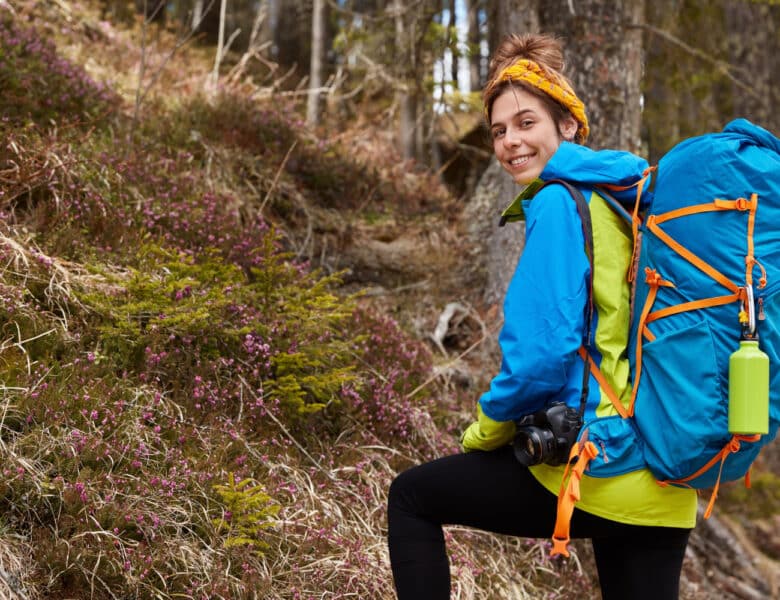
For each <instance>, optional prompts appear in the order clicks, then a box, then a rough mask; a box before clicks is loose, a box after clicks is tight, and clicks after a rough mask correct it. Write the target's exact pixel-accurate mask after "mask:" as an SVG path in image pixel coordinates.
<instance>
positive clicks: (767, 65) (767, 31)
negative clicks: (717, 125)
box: [726, 2, 780, 135]
mask: <svg viewBox="0 0 780 600" xmlns="http://www.w3.org/2000/svg"><path fill="white" fill-rule="evenodd" d="M779 27H780V5H778V4H777V3H775V4H770V3H768V2H767V3H763V4H762V3H757V2H729V3H728V4H727V5H726V31H727V32H728V42H729V62H730V63H731V64H732V65H734V67H736V69H735V71H736V76H737V77H739V78H740V79H742V80H744V81H745V82H746V83H748V84H750V87H749V88H747V89H746V88H744V87H742V86H740V85H738V84H736V83H734V82H732V85H731V89H732V94H733V97H734V102H733V109H732V114H731V115H730V116H731V117H733V118H736V117H745V118H748V119H750V120H751V121H753V122H755V123H756V124H757V125H761V126H762V127H764V128H766V129H769V130H770V131H773V132H774V133H775V135H780V111H778V110H777V107H778V106H780V86H779V85H778V84H777V81H776V80H777V76H778V74H780V37H779V36H778V34H777V32H778V28H779Z"/></svg>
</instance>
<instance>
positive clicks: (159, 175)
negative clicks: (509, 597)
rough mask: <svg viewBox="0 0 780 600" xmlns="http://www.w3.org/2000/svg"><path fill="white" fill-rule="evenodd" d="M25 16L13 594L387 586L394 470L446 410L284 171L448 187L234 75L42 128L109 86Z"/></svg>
mask: <svg viewBox="0 0 780 600" xmlns="http://www.w3.org/2000/svg"><path fill="white" fill-rule="evenodd" d="M35 36H36V34H35V33H34V31H33V30H32V29H22V28H21V27H20V20H19V18H16V19H10V18H8V17H0V40H2V41H1V42H0V82H2V86H3V92H4V93H6V91H7V93H8V98H9V102H10V104H9V107H10V109H9V111H10V112H9V113H8V114H7V115H6V116H5V118H4V120H0V173H2V176H3V182H2V183H3V185H2V186H0V217H1V218H0V264H2V265H3V267H2V269H3V271H2V277H1V278H0V322H1V324H2V330H3V332H4V338H3V340H4V342H3V351H2V359H3V384H4V386H5V389H4V395H3V397H2V398H0V404H2V406H0V441H1V442H2V443H0V462H1V463H2V464H3V467H2V468H3V477H2V478H0V513H1V514H2V515H3V532H0V533H4V534H7V535H9V536H13V539H19V540H25V542H26V543H27V544H28V545H29V549H30V550H29V551H30V556H31V561H32V562H33V563H34V568H33V570H32V571H33V573H34V575H33V576H31V578H30V579H29V580H28V581H25V582H24V585H25V586H27V590H28V591H29V592H30V594H28V595H29V596H30V597H31V598H32V597H52V598H55V597H68V598H78V599H79V600H81V599H86V598H97V599H102V598H131V597H132V598H174V597H176V598H190V599H197V600H219V599H231V600H236V599H241V598H253V597H260V598H280V597H284V598H301V599H304V598H306V599H308V598H311V597H319V596H320V595H322V594H323V593H330V594H331V595H333V596H334V597H339V596H338V595H339V594H342V595H343V596H344V597H346V596H349V597H357V598H377V599H380V598H389V597H390V595H391V594H392V590H391V587H390V585H389V579H388V577H389V573H388V571H387V560H386V554H385V548H386V547H385V544H384V541H383V539H382V538H383V534H384V530H383V528H384V527H385V519H384V512H383V510H384V509H383V507H384V503H385V501H386V491H387V488H388V486H389V484H390V481H391V480H392V477H393V475H394V473H395V470H396V468H397V464H396V463H399V462H400V461H403V462H404V463H408V462H409V461H410V460H417V459H419V458H424V457H429V456H434V455H436V454H438V453H441V452H443V451H449V450H452V449H453V442H452V439H454V437H453V436H450V435H449V432H445V433H442V432H441V431H440V430H439V429H438V428H437V423H436V422H434V418H435V415H436V412H437V411H442V410H444V409H442V408H441V407H442V406H444V407H445V408H446V406H447V405H446V403H443V401H442V398H441V397H439V396H440V390H439V389H438V388H437V384H436V378H435V377H433V370H432V369H433V357H432V356H431V354H430V352H429V351H428V349H427V347H426V346H425V344H424V343H422V342H420V341H419V340H415V339H413V338H412V337H410V336H409V335H408V334H406V333H405V332H404V331H403V330H402V328H401V327H400V326H399V325H398V323H396V322H395V321H393V320H392V319H390V318H387V317H385V316H384V315H382V314H378V313H376V312H374V311H372V310H371V309H370V308H368V307H366V306H363V307H360V308H359V307H358V306H359V303H358V298H357V297H355V296H352V295H350V294H347V293H346V292H344V291H343V289H342V288H341V280H340V276H339V274H338V273H335V274H324V273H321V272H318V271H314V270H312V269H311V268H310V267H309V265H308V264H307V263H306V262H305V261H302V260H299V259H297V258H296V256H295V255H294V254H293V253H292V252H291V244H290V243H289V239H288V238H287V237H285V231H284V227H285V226H288V227H289V226H292V225H294V224H295V219H292V218H286V217H290V214H291V213H292V212H293V208H290V204H291V202H290V197H289V194H290V192H289V190H290V189H295V190H296V193H300V194H302V195H303V196H304V197H305V199H306V201H307V202H309V203H310V204H311V206H315V207H319V208H323V207H326V208H327V209H328V210H338V209H355V210H356V211H362V210H365V211H367V212H368V211H369V210H371V211H379V212H382V211H386V212H388V213H394V211H399V212H401V213H404V214H403V217H409V216H412V217H413V216H414V215H415V214H417V215H419V214H420V213H422V212H425V211H428V210H433V209H432V206H433V205H434V204H435V201H436V199H437V198H438V196H437V194H440V192H439V191H436V189H435V188H434V186H432V185H430V184H431V180H427V179H425V178H420V179H415V178H410V177H405V176H404V177H401V176H400V174H401V173H402V171H403V168H404V167H403V166H397V169H398V170H397V171H394V173H395V174H396V175H398V176H397V177H386V176H385V175H383V174H382V173H380V172H379V171H378V170H376V169H375V168H374V167H372V166H371V165H370V164H368V163H361V162H358V161H356V160H354V157H353V156H351V155H350V154H349V152H348V151H346V150H345V149H344V148H343V147H340V146H339V145H338V144H336V143H331V142H327V141H320V140H316V139H315V138H314V137H313V136H311V135H310V134H309V132H306V131H305V130H304V129H303V127H302V124H301V123H300V121H299V119H298V118H297V117H296V116H295V115H292V114H289V113H283V112H278V111H276V110H272V109H270V108H268V107H259V106H257V105H255V104H254V103H252V102H250V101H249V100H246V99H241V98H239V97H235V96H227V95H226V96H222V97H218V98H216V99H215V100H214V101H206V100H205V99H203V98H194V99H189V100H186V101H185V102H183V104H182V106H180V107H179V108H175V109H167V108H164V107H163V106H162V105H154V104H153V103H152V102H149V103H148V104H146V105H145V112H144V113H143V114H142V118H141V120H140V121H139V122H138V123H135V124H131V123H128V122H126V121H124V120H123V118H122V117H121V116H120V115H118V114H111V115H109V114H108V113H106V118H107V121H106V123H110V125H111V127H106V128H98V129H96V130H94V131H92V132H91V133H90V135H88V136H87V135H84V132H83V130H82V129H81V128H79V127H72V128H69V127H61V128H57V127H51V128H50V127H49V124H50V121H52V120H53V121H54V123H55V124H57V125H65V124H67V123H73V122H78V123H83V122H84V121H86V120H87V119H91V118H93V117H94V116H95V115H97V114H103V113H104V112H105V111H106V107H107V106H108V105H111V104H113V103H114V100H110V101H109V100H108V99H109V98H110V94H106V93H105V92H104V91H103V90H102V89H101V88H100V86H98V85H97V84H94V83H91V82H90V81H89V80H88V78H86V76H84V74H83V72H82V71H81V70H80V69H78V68H76V67H72V66H70V67H68V65H67V63H66V62H64V61H61V59H59V58H58V57H57V54H56V51H55V48H54V46H53V45H51V44H49V43H47V42H44V41H39V42H40V43H38V42H36V39H37V38H36V37H35ZM36 81H37V82H38V83H35V82H36ZM34 85H40V86H42V88H43V89H44V90H45V91H46V94H42V95H40V96H36V97H32V96H31V94H30V90H31V89H33V88H32V86H34ZM6 86H7V87H6ZM55 88H56V91H55ZM107 102H108V103H109V104H107ZM101 111H102V112H101ZM22 122H25V123H27V126H25V127H20V123H22ZM288 152H289V155H288ZM285 159H286V160H285ZM282 165H284V168H282ZM11 166H13V168H11ZM277 176H278V179H277ZM415 182H418V183H415ZM431 190H433V191H431ZM266 200H267V201H268V202H267V204H266ZM282 217H285V219H283V218H282ZM291 224H292V225H291ZM432 414H433V415H434V418H432V417H431V415H432ZM450 438H452V439H450ZM457 556H458V557H459V558H458V561H459V562H458V565H459V567H460V566H462V565H466V566H467V567H468V568H469V569H471V568H472V564H475V565H476V564H478V563H479V561H470V560H469V556H464V557H463V558H462V559H461V558H460V555H457ZM463 568H466V567H463Z"/></svg>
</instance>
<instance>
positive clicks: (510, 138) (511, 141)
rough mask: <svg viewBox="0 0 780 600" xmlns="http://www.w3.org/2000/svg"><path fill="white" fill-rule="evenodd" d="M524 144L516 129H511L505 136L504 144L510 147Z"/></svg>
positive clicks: (508, 129)
mask: <svg viewBox="0 0 780 600" xmlns="http://www.w3.org/2000/svg"><path fill="white" fill-rule="evenodd" d="M522 143H523V136H522V135H521V133H520V131H519V130H518V129H517V128H516V127H509V128H507V130H506V135H504V144H505V145H506V146H509V147H515V146H519V145H520V144H522Z"/></svg>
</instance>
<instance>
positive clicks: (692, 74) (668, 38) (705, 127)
mask: <svg viewBox="0 0 780 600" xmlns="http://www.w3.org/2000/svg"><path fill="white" fill-rule="evenodd" d="M778 26H780V5H778V4H777V3H773V2H770V1H760V0H756V1H754V2H739V1H736V0H712V1H710V0H708V1H705V0H660V1H659V2H652V3H648V4H647V33H646V39H647V48H648V53H647V68H646V75H645V80H644V84H643V89H644V94H645V114H644V124H643V127H644V132H643V136H644V138H645V139H646V141H647V146H648V154H649V156H650V159H651V161H653V162H655V161H657V160H658V158H660V156H662V155H663V154H664V153H665V152H666V151H667V150H669V148H671V147H672V146H673V145H674V144H675V143H677V142H679V141H680V140H682V139H685V138H687V137H690V136H693V135H699V134H702V133H705V132H708V131H716V130H719V129H721V128H722V127H723V125H725V124H726V123H727V122H728V121H730V120H731V119H733V118H736V117H746V118H749V119H751V120H753V121H755V122H756V123H758V124H759V125H762V126H764V127H766V128H767V129H770V130H773V131H775V132H777V131H778V130H780V129H779V127H780V115H778V112H777V111H776V110H774V109H773V108H774V107H775V106H777V104H778V101H780V97H779V96H780V88H778V86H777V85H776V84H775V81H776V79H777V75H778V73H779V72H780V36H778V33H777V32H778Z"/></svg>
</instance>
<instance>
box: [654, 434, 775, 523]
mask: <svg viewBox="0 0 780 600" xmlns="http://www.w3.org/2000/svg"><path fill="white" fill-rule="evenodd" d="M760 439H761V435H759V434H755V435H740V434H735V435H732V436H731V439H730V440H729V441H728V443H727V444H726V445H725V446H723V448H721V450H720V452H718V453H717V454H716V455H715V456H713V457H712V458H711V459H710V460H708V461H707V462H706V464H705V465H704V466H703V467H701V468H700V469H699V470H697V471H696V472H695V473H692V474H691V475H688V477H683V478H682V479H667V480H664V481H659V482H658V484H659V485H661V486H667V485H669V484H675V485H682V486H686V484H687V483H688V482H689V481H691V480H692V479H696V478H697V477H698V476H699V475H701V474H702V473H705V472H707V471H709V470H710V469H711V468H712V467H714V466H715V465H716V464H718V463H720V467H719V468H718V479H717V481H716V482H715V486H714V487H713V488H712V494H710V500H709V502H708V503H707V508H706V510H705V511H704V518H705V519H709V518H710V516H711V515H712V508H713V507H714V506H715V500H716V499H717V498H718V491H719V490H720V476H721V473H723V464H724V463H725V462H726V459H727V458H728V457H729V455H730V454H732V453H734V452H738V451H739V447H740V442H757V441H759V440H760ZM745 486H746V487H750V471H748V472H747V475H745Z"/></svg>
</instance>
